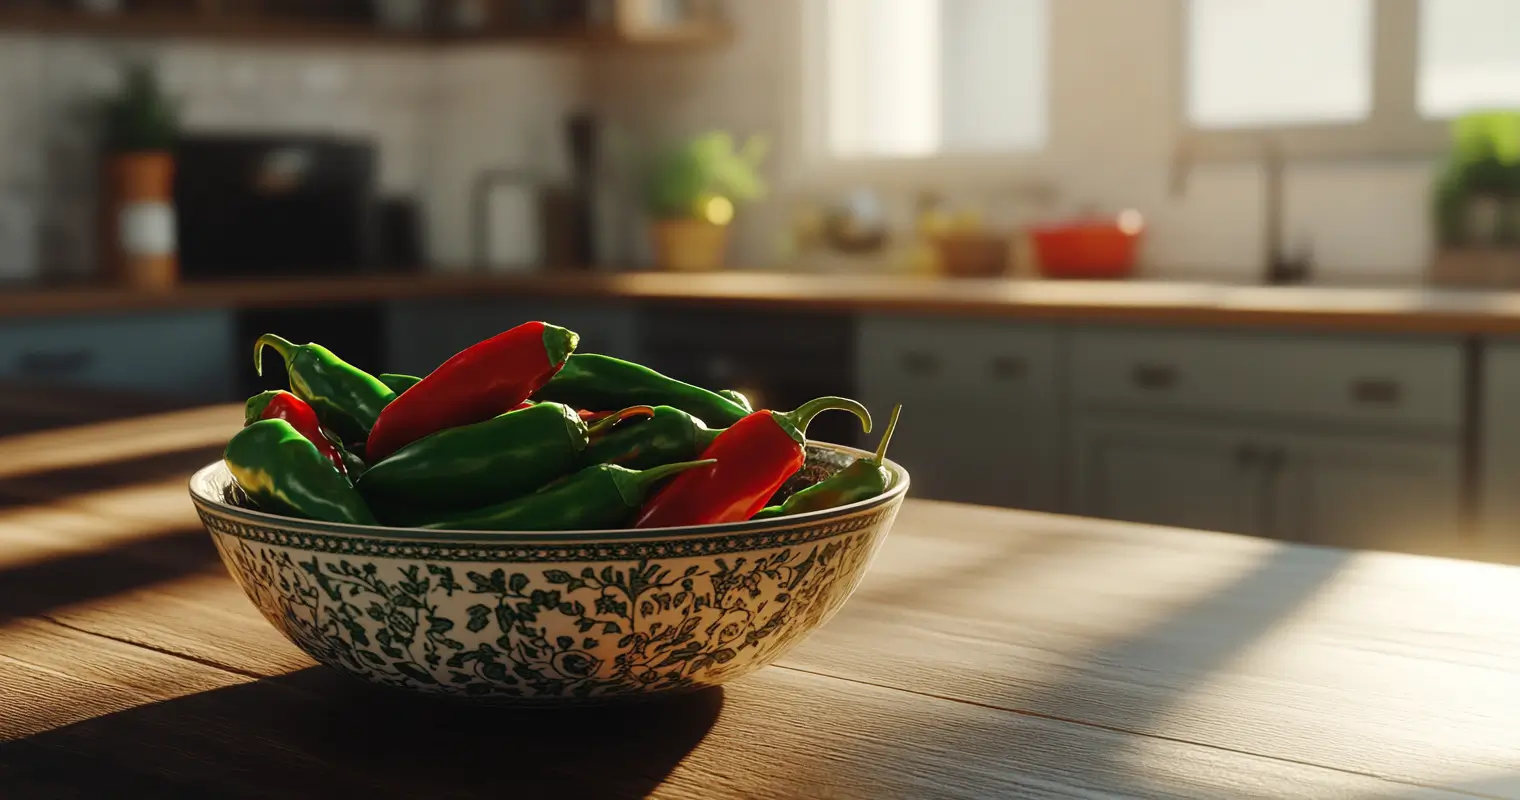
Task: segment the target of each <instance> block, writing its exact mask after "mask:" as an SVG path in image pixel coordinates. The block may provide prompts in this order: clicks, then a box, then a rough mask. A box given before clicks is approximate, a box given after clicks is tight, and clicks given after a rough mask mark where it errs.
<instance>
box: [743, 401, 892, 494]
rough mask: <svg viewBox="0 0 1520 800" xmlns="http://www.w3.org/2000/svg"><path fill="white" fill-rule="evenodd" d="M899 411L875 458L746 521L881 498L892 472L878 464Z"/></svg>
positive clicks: (855, 464) (857, 461)
mask: <svg viewBox="0 0 1520 800" xmlns="http://www.w3.org/2000/svg"><path fill="white" fill-rule="evenodd" d="M901 411H902V406H898V407H896V408H894V409H892V418H891V419H890V420H888V421H887V430H886V432H885V433H883V434H882V435H881V443H880V444H878V445H876V454H875V455H873V456H870V457H868V458H857V459H855V461H854V462H853V463H851V464H850V465H849V466H848V467H845V468H844V469H842V470H840V471H838V472H836V473H834V474H833V475H830V476H829V477H828V478H825V479H824V480H821V481H819V482H817V483H815V484H813V485H812V486H809V487H807V488H806V489H802V490H800V491H797V492H795V493H794V494H792V496H791V497H788V498H786V501H785V502H783V503H782V504H781V505H779V506H767V507H765V508H762V509H760V510H759V511H757V512H755V515H754V516H753V517H750V519H771V518H772V517H785V516H790V515H792V514H801V513H803V512H806V511H822V510H824V509H826V508H838V507H840V506H847V505H849V504H850V503H858V502H860V501H861V500H869V499H871V498H873V497H877V496H879V495H881V493H882V492H885V491H886V490H887V485H888V484H890V483H891V482H892V473H890V472H888V471H887V468H886V467H885V466H884V465H883V463H882V462H883V460H884V459H886V457H887V445H888V444H891V442H892V431H893V430H896V428H897V415H898V414H899V413H900V412H901Z"/></svg>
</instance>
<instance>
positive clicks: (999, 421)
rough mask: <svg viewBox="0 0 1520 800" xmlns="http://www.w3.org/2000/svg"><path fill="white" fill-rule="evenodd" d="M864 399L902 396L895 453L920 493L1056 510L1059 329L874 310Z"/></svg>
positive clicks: (862, 370)
mask: <svg viewBox="0 0 1520 800" xmlns="http://www.w3.org/2000/svg"><path fill="white" fill-rule="evenodd" d="M857 335H858V339H857V342H856V354H857V358H858V359H859V361H858V366H857V370H858V378H859V381H860V393H861V400H862V401H864V402H865V403H866V405H868V406H870V408H871V412H872V413H873V414H874V415H875V416H876V417H877V418H878V419H882V420H884V419H886V418H887V415H888V414H889V413H890V412H891V409H892V406H893V405H895V404H898V403H901V404H902V405H903V416H902V421H901V422H900V424H899V425H898V428H897V432H896V434H894V436H893V440H892V447H891V453H890V455H891V457H892V458H894V459H895V460H897V461H898V462H899V463H901V464H902V465H903V466H904V467H906V468H907V469H908V470H909V472H911V473H912V475H913V487H914V488H913V489H912V492H913V494H914V496H916V497H925V498H932V499H937V500H953V501H957V502H963V503H981V504H986V505H1000V506H1011V507H1015V508H1031V509H1040V510H1056V509H1057V508H1058V507H1059V505H1060V481H1061V469H1060V464H1061V447H1060V442H1061V429H1060V423H1061V415H1060V401H1059V397H1060V394H1059V391H1060V390H1059V387H1058V384H1059V380H1058V356H1057V353H1058V343H1057V338H1058V336H1057V334H1056V332H1055V331H1054V330H1053V329H1049V328H1039V327H1031V326H1023V325H1017V324H1009V323H1005V322H999V321H991V320H957V319H944V318H923V317H895V316H882V317H867V318H864V319H862V320H861V323H860V326H859V328H858V329H857Z"/></svg>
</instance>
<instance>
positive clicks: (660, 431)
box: [581, 406, 722, 469]
mask: <svg viewBox="0 0 1520 800" xmlns="http://www.w3.org/2000/svg"><path fill="white" fill-rule="evenodd" d="M720 433H722V431H715V430H713V429H712V428H709V427H707V426H706V425H703V424H702V420H700V419H697V418H696V417H693V416H692V415H690V414H688V413H686V412H685V411H682V410H681V409H679V408H673V407H671V406H655V407H654V416H652V417H650V418H649V419H647V420H644V421H642V422H635V423H633V424H630V425H622V426H619V427H617V428H614V429H613V430H612V432H611V433H608V434H607V435H605V436H599V437H597V438H595V439H592V440H591V444H590V445H589V446H588V447H587V448H586V449H585V450H584V451H582V452H581V463H582V464H588V465H589V464H617V465H618V466H622V467H627V468H628V469H649V468H650V467H658V466H660V465H661V464H669V463H671V462H672V461H689V460H691V459H693V458H696V457H697V456H698V455H700V454H701V453H702V451H703V450H706V449H707V446H708V445H710V444H712V441H713V439H716V438H718V434H720Z"/></svg>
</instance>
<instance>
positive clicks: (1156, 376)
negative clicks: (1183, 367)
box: [1130, 364, 1177, 391]
mask: <svg viewBox="0 0 1520 800" xmlns="http://www.w3.org/2000/svg"><path fill="white" fill-rule="evenodd" d="M1130 380H1132V381H1134V383H1135V385H1136V386H1138V387H1140V388H1141V389H1146V390H1149V391H1162V390H1165V389H1170V388H1172V387H1173V386H1176V385H1177V368H1176V367H1173V366H1169V365H1167V364H1137V365H1135V368H1134V370H1133V371H1131V372H1130Z"/></svg>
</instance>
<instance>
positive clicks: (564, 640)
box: [554, 636, 575, 650]
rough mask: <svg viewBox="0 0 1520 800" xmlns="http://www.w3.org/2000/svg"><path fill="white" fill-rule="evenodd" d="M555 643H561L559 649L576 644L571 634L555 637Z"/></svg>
mask: <svg viewBox="0 0 1520 800" xmlns="http://www.w3.org/2000/svg"><path fill="white" fill-rule="evenodd" d="M554 643H555V644H557V645H559V649H561V650H569V649H570V648H572V647H574V646H575V640H574V639H572V638H570V637H569V636H561V637H559V638H558V639H555V640H554Z"/></svg>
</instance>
